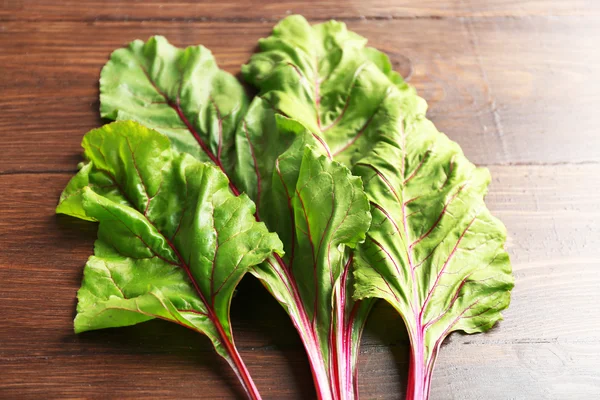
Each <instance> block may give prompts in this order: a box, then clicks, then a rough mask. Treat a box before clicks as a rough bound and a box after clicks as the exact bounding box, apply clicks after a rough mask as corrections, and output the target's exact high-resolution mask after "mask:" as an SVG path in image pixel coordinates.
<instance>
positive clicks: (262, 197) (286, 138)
mask: <svg viewBox="0 0 600 400" xmlns="http://www.w3.org/2000/svg"><path fill="white" fill-rule="evenodd" d="M286 146H287V147H288V148H287V149H285V150H284V148H285V147H286ZM277 154H281V155H280V156H278V157H277V156H276V155H277ZM238 157H239V158H240V168H239V169H238V170H237V173H238V177H237V179H238V181H239V182H240V185H239V187H241V188H243V189H244V190H245V191H246V192H247V193H250V194H251V196H252V197H253V198H254V199H255V201H256V203H257V206H258V210H259V213H258V215H259V216H260V218H263V219H264V221H265V223H266V224H267V226H268V227H269V228H270V229H271V230H273V231H275V232H277V233H278V234H279V237H280V238H281V240H282V241H283V243H284V250H285V252H286V256H285V257H283V258H280V257H273V258H272V259H269V260H268V261H267V263H264V264H262V265H261V266H260V267H258V268H256V269H254V270H253V274H254V275H256V276H257V277H258V278H259V279H261V280H262V281H263V283H264V284H265V286H266V287H267V288H268V289H269V290H270V291H271V293H272V294H273V295H274V297H275V298H276V299H277V300H278V301H279V302H280V303H281V304H282V305H283V306H284V308H285V309H286V310H287V312H288V314H289V315H290V318H291V319H292V321H293V323H294V325H295V326H296V328H297V329H298V332H299V333H300V336H301V338H302V341H303V342H304V346H305V348H306V351H307V353H308V356H309V360H310V364H311V368H312V371H313V376H314V378H315V384H316V386H317V392H318V395H319V398H322V399H332V398H345V397H346V396H348V388H349V389H350V394H351V393H352V386H351V383H352V382H351V381H352V378H353V374H354V372H355V370H354V368H353V367H354V365H355V362H353V363H350V359H349V358H347V357H346V355H350V354H351V352H353V353H352V354H353V355H354V356H356V354H357V353H356V347H354V348H351V346H357V345H358V342H359V335H360V329H356V327H357V326H359V325H356V324H354V323H352V321H354V320H355V319H356V318H360V319H361V321H364V318H362V317H363V315H364V314H366V312H368V310H369V307H370V304H371V302H364V303H362V306H359V304H358V303H355V302H354V301H353V300H352V293H351V292H350V289H351V287H352V285H351V284H350V282H351V281H352V280H353V277H352V276H351V275H349V274H348V270H349V269H348V265H349V264H350V263H351V262H352V253H351V249H352V248H355V247H356V246H357V244H358V243H360V242H362V241H363V240H364V238H365V233H366V230H367V229H368V227H369V225H370V221H371V216H370V213H369V204H368V201H367V198H366V196H365V194H364V191H363V188H362V182H361V181H360V179H359V178H357V177H354V176H352V175H351V173H350V171H349V170H348V169H347V168H346V167H344V166H343V165H341V164H339V163H337V162H335V161H332V160H331V159H329V158H328V157H327V156H326V155H325V154H324V150H323V146H322V145H321V143H320V142H319V141H318V140H317V139H316V138H315V136H313V135H312V134H311V133H310V132H308V131H307V130H306V128H304V127H303V126H302V125H301V124H299V123H298V122H296V121H293V120H289V119H287V118H285V117H283V116H280V115H277V116H275V115H274V113H273V111H272V110H271V109H270V107H269V106H268V105H267V104H266V103H265V102H264V101H263V100H262V99H260V98H257V99H255V101H254V102H253V103H252V104H251V106H250V110H249V112H248V115H247V117H246V118H245V119H244V122H243V124H242V126H241V127H240V131H239V134H238ZM360 327H361V328H362V325H360ZM338 379H342V380H344V382H339V381H338ZM345 381H348V383H349V384H350V386H345V385H346V383H345Z"/></svg>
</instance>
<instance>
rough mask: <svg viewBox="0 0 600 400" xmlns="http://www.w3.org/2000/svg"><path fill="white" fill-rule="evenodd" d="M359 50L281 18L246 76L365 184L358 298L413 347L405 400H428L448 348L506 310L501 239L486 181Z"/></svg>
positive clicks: (328, 32) (333, 33) (506, 267)
mask: <svg viewBox="0 0 600 400" xmlns="http://www.w3.org/2000/svg"><path fill="white" fill-rule="evenodd" d="M363 46H364V41H360V40H357V37H356V35H354V34H352V33H350V32H347V31H346V29H345V26H344V25H343V24H340V23H337V22H328V23H325V24H320V25H316V26H313V27H311V26H310V25H308V23H307V22H306V21H305V20H304V19H303V18H302V17H298V16H294V17H289V18H287V19H285V20H284V21H282V22H281V23H280V24H279V25H278V26H277V27H276V28H275V29H274V32H273V35H272V36H270V37H269V38H267V39H263V40H261V42H260V47H261V52H260V53H258V54H256V55H255V56H253V57H252V59H251V61H250V63H249V64H248V65H247V66H245V67H244V69H243V72H244V73H245V77H246V79H248V80H249V81H250V82H251V83H253V84H254V85H256V86H258V87H259V89H260V94H259V95H260V96H261V98H263V99H264V101H265V102H266V103H267V104H269V105H270V107H271V108H272V110H273V112H274V113H276V114H281V115H285V116H286V117H289V118H294V119H297V120H298V121H300V122H301V123H302V124H304V125H305V126H306V127H307V128H308V129H309V130H310V131H311V132H312V133H313V134H314V135H316V136H317V137H318V138H319V139H320V142H324V143H325V145H324V147H325V148H327V150H328V151H329V152H330V154H331V155H332V156H334V157H335V159H336V160H338V161H340V162H342V163H344V164H346V165H348V166H350V167H352V168H353V173H354V174H355V175H358V176H360V177H362V179H363V182H364V184H365V192H366V193H367V196H368V198H369V201H370V203H371V211H372V214H373V222H372V225H371V228H370V229H369V232H368V233H367V240H366V241H365V243H362V244H359V245H358V249H357V251H356V253H355V257H354V258H355V266H356V271H355V279H356V293H355V297H356V298H357V299H370V298H384V299H386V300H387V301H389V302H390V303H391V304H392V305H393V306H394V307H395V308H396V309H397V310H398V311H399V312H400V314H401V315H402V317H403V319H404V321H405V322H406V325H407V328H408V331H409V334H410V337H411V342H412V363H411V365H412V366H411V376H410V382H409V398H413V396H414V398H425V397H427V394H428V387H429V382H430V376H431V372H432V370H433V364H434V361H435V356H436V354H437V351H438V349H439V346H440V344H441V342H442V341H443V340H444V338H445V337H446V336H447V335H448V334H449V333H450V332H452V331H454V330H463V331H466V332H468V333H473V332H481V331H484V330H487V329H489V328H490V327H491V326H492V325H493V324H494V323H495V322H496V321H497V320H498V319H500V318H501V316H500V311H501V310H503V309H504V308H506V307H507V306H508V303H509V301H510V290H511V288H512V286H513V277H512V275H511V267H510V263H509V260H508V255H507V254H506V252H505V251H504V249H503V246H504V242H505V238H506V233H505V229H504V227H503V225H502V224H501V223H500V222H499V221H498V220H497V219H495V218H494V217H492V216H491V214H490V213H489V211H488V210H487V208H486V207H485V204H484V202H483V197H484V195H485V192H486V190H487V185H488V183H489V180H490V177H489V173H488V172H487V170H485V169H479V168H476V167H475V166H473V165H472V164H471V163H470V162H469V161H468V160H467V159H466V158H465V157H464V155H463V154H462V151H461V150H460V147H459V146H458V145H457V144H456V143H454V142H452V141H450V140H449V139H448V138H447V137H446V136H445V135H443V134H441V133H439V132H438V131H437V130H436V129H435V127H434V126H433V124H432V123H431V122H430V121H428V120H427V119H426V118H425V112H426V109H427V104H426V103H425V101H424V100H423V99H421V98H419V97H418V96H417V95H416V92H415V90H414V89H413V88H412V87H410V86H408V85H407V84H406V83H405V82H404V81H403V80H402V78H401V77H400V76H399V75H398V74H397V73H395V72H393V71H392V70H391V65H390V63H389V60H388V59H387V57H386V56H385V55H384V54H383V53H381V52H378V51H377V50H374V49H369V48H364V47H363ZM284 243H285V240H284Z"/></svg>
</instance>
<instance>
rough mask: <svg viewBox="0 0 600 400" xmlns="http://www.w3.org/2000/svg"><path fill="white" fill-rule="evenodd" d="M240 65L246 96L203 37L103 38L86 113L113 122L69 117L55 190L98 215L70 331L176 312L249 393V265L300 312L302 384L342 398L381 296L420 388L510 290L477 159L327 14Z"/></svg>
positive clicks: (296, 315) (82, 213) (483, 326)
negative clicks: (239, 329)
mask: <svg viewBox="0 0 600 400" xmlns="http://www.w3.org/2000/svg"><path fill="white" fill-rule="evenodd" d="M242 73H243V77H244V79H245V80H246V81H247V82H248V83H250V84H251V85H254V86H255V87H256V88H257V89H258V94H257V96H256V97H254V98H253V99H252V100H251V101H250V99H248V97H247V95H246V94H245V92H244V90H243V88H242V86H241V84H240V83H239V82H238V81H237V80H236V79H235V78H234V77H233V76H231V75H230V74H228V73H226V72H224V71H223V70H220V69H219V68H218V67H217V64H216V62H215V60H214V58H213V56H212V54H211V53H210V51H209V50H207V49H206V48H204V47H203V46H192V47H188V48H186V49H179V48H176V47H174V46H172V45H171V44H169V43H168V42H167V40H166V39H165V38H163V37H160V36H156V37H152V38H150V39H149V40H148V41H147V42H142V41H139V40H137V41H134V42H132V43H131V44H130V45H129V46H128V47H127V48H122V49H118V50H116V51H115V52H114V53H113V54H112V55H111V57H110V60H109V61H108V63H107V64H106V65H105V67H104V68H103V70H102V73H101V78H100V104H101V106H100V112H101V115H102V116H103V117H105V118H109V119H113V120H116V122H113V123H110V124H107V125H105V126H104V127H102V128H99V129H96V130H93V131H91V132H89V133H88V134H86V135H85V137H84V140H83V148H84V157H85V163H83V165H82V167H81V169H80V171H79V172H78V173H77V175H76V176H75V177H74V178H73V179H72V180H71V181H70V182H69V184H68V186H67V188H66V189H65V190H64V192H63V194H62V196H61V199H60V202H59V205H58V207H57V212H58V213H64V214H68V215H72V216H74V217H77V218H81V219H85V220H89V221H96V222H98V223H99V227H98V240H97V241H96V244H95V248H94V255H93V256H91V257H90V259H89V260H88V262H87V264H86V266H85V270H84V279H83V283H82V287H81V289H80V290H79V292H78V299H79V302H78V306H77V312H78V313H77V317H76V318H75V330H76V331H77V332H82V331H86V330H91V329H100V328H108V327H119V326H127V325H133V324H136V323H140V322H144V321H147V320H149V319H153V318H160V319H165V320H169V321H171V322H175V323H177V324H180V325H183V326H186V327H188V328H190V329H193V330H196V331H198V332H200V333H203V334H205V335H206V336H208V337H209V338H210V340H211V341H212V342H213V344H214V346H215V349H216V351H217V352H218V353H219V354H220V355H221V356H222V357H224V358H225V359H226V360H227V361H228V362H229V364H230V365H231V366H232V368H233V369H234V371H235V372H236V374H237V375H238V377H239V378H240V382H241V383H242V385H243V386H244V388H245V390H246V392H247V394H248V396H249V397H250V398H255V399H257V398H260V394H259V392H258V390H257V388H256V385H255V384H254V382H253V381H252V378H251V376H250V373H249V371H248V369H247V368H246V366H245V365H244V362H243V360H242V359H241V357H240V355H239V353H238V351H237V349H236V347H235V343H234V339H233V333H232V329H231V322H230V317H229V308H230V304H231V300H232V297H233V293H234V290H235V287H236V286H237V284H238V283H239V281H240V280H241V278H242V277H243V276H244V275H245V273H247V272H249V273H251V274H252V275H254V276H255V277H256V278H258V279H259V280H260V281H261V282H262V283H263V285H264V287H265V288H266V289H267V290H268V291H269V292H270V293H271V294H272V295H273V296H274V297H275V299H276V300H277V301H278V302H279V303H280V304H281V305H282V307H283V308H284V309H285V311H286V312H287V313H288V315H289V317H290V319H291V321H292V323H293V324H294V326H295V327H296V329H297V330H298V333H299V335H300V338H301V340H302V342H303V344H304V347H305V350H306V353H307V356H308V359H309V362H310V366H311V370H312V373H313V378H314V381H315V387H316V391H317V396H318V398H320V399H336V400H342V399H355V398H358V394H359V391H358V379H357V368H356V364H357V355H358V348H359V344H360V336H361V332H362V330H363V327H364V324H365V322H366V319H367V316H368V314H369V311H370V309H371V307H372V305H373V303H374V301H375V300H376V299H384V300H386V301H387V302H389V303H390V304H391V305H392V306H393V307H394V308H395V309H396V310H397V311H398V313H399V314H400V315H401V317H402V319H403V320H404V323H405V325H406V327H407V331H408V333H409V337H410V342H411V367H410V371H409V379H408V389H407V398H409V399H426V398H427V397H428V395H429V388H430V383H431V377H432V373H433V367H434V363H435V359H436V357H437V354H438V352H439V349H440V345H441V343H442V342H443V340H444V339H445V338H446V337H447V336H448V335H449V334H450V333H451V332H453V331H457V330H461V331H465V332H467V333H476V332H484V331H486V330H488V329H490V328H491V327H492V326H493V325H494V324H495V323H496V321H498V320H500V319H501V314H500V312H501V311H502V310H503V309H505V308H506V307H508V305H509V302H510V290H511V289H512V287H513V277H512V272H511V266H510V262H509V258H508V255H507V253H506V251H505V250H504V243H505V241H506V231H505V228H504V226H503V225H502V223H501V222H500V221H498V220H497V219H496V218H494V217H493V216H492V215H491V214H490V212H489V210H488V209H487V208H486V206H485V203H484V196H485V194H486V191H487V186H488V184H489V182H490V175H489V172H488V171H487V170H486V169H484V168H478V167H476V166H474V165H473V164H472V163H471V162H469V161H468V160H467V158H466V157H465V156H464V154H463V153H462V151H461V149H460V147H459V146H458V144H456V143H455V142H452V141H451V140H450V139H449V138H448V137H447V136H446V135H444V134H443V133H440V132H438V131H437V129H436V128H435V126H434V125H433V124H432V123H431V121H429V120H428V119H427V118H426V108H427V105H426V103H425V101H424V100H423V99H422V98H420V97H418V96H417V94H416V92H415V90H414V88H413V87H411V86H409V85H408V84H407V83H406V82H404V80H403V79H402V77H401V76H400V75H398V74H397V73H396V72H394V71H393V70H392V68H391V64H390V61H389V59H388V58H387V56H386V55H385V54H383V53H382V52H380V51H378V50H376V49H374V48H370V47H366V39H365V38H363V37H361V36H359V35H357V34H356V33H353V32H351V31H348V30H347V29H346V26H345V25H344V24H343V23H339V22H335V21H330V22H326V23H323V24H318V25H314V26H311V25H310V24H308V22H307V21H306V20H305V19H304V18H302V17H300V16H290V17H288V18H286V19H284V20H282V21H281V22H280V23H278V24H277V25H276V26H275V28H274V30H273V33H272V35H271V36H269V37H268V38H265V39H261V40H260V41H259V51H258V52H257V53H256V54H254V55H253V56H252V58H251V59H250V61H249V63H248V64H246V65H244V66H242Z"/></svg>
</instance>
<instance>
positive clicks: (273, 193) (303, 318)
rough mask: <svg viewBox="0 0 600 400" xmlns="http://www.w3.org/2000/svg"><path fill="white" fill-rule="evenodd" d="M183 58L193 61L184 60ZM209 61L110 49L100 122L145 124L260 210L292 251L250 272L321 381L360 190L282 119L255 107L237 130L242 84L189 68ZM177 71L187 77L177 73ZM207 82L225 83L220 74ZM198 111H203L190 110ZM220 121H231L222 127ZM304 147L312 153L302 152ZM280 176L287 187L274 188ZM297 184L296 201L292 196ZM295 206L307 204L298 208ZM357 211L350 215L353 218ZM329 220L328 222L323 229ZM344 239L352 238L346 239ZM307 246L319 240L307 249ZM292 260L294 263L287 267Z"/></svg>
mask: <svg viewBox="0 0 600 400" xmlns="http://www.w3.org/2000/svg"><path fill="white" fill-rule="evenodd" d="M187 53H190V55H189V56H186V54H187ZM207 54H208V55H209V53H208V51H207V50H206V49H203V48H202V47H194V48H188V49H186V50H185V51H184V50H179V49H176V48H174V47H172V46H171V45H169V44H168V43H167V42H166V40H165V39H164V38H160V37H155V38H152V39H150V40H149V41H148V42H147V43H146V44H144V43H142V42H139V41H136V42H133V43H132V44H131V45H130V46H129V48H127V49H120V50H117V51H115V52H114V53H113V55H112V56H111V60H110V61H109V62H108V63H107V65H106V66H105V67H104V69H103V72H102V79H101V85H100V90H101V111H102V115H103V116H105V117H108V118H112V119H128V118H131V119H135V120H138V121H142V122H144V123H145V124H148V125H149V126H151V127H154V128H156V129H158V130H161V131H162V132H164V133H166V134H168V135H169V136H170V137H171V138H172V140H173V142H174V144H175V145H176V146H177V148H178V149H179V150H182V151H187V152H189V153H190V154H192V155H194V156H195V157H197V158H199V159H201V160H210V161H212V162H214V163H215V164H217V165H218V166H219V167H221V169H222V170H223V171H224V172H225V173H227V174H228V175H229V176H230V177H232V178H234V179H232V182H231V184H230V186H231V188H232V190H233V192H234V193H239V192H240V191H242V190H243V191H246V192H247V193H248V194H249V195H250V197H251V198H252V199H254V200H255V201H256V203H257V204H258V205H259V208H261V209H262V210H264V211H261V212H258V213H256V216H257V217H258V218H259V219H261V218H263V219H264V220H265V221H266V222H267V224H268V226H269V229H271V230H274V231H276V232H278V233H281V234H283V235H284V237H285V238H286V239H285V242H286V244H285V248H286V249H290V250H294V251H295V254H296V255H295V256H293V257H292V256H290V257H291V258H287V257H286V259H285V260H283V259H282V258H281V257H277V256H274V257H270V258H269V260H268V262H267V263H265V264H263V265H262V266H261V267H260V268H256V269H254V273H255V275H257V276H259V278H261V279H262V280H263V282H264V283H265V285H266V286H267V287H268V288H269V289H270V290H271V292H272V293H273V294H274V296H275V297H276V298H277V299H278V300H279V301H280V302H281V303H282V304H283V305H284V307H285V308H286V309H287V310H288V312H289V313H290V315H291V316H292V320H293V321H294V323H295V324H296V326H297V328H298V330H299V332H300V335H301V336H302V338H303V341H304V343H305V345H306V346H307V349H309V356H310V357H312V358H313V360H314V365H316V367H315V368H316V369H318V370H319V371H318V372H315V373H316V374H318V375H319V376H320V377H323V376H326V375H327V371H326V368H329V366H328V365H327V364H326V361H325V360H327V359H328V358H329V348H331V347H332V346H328V345H327V342H328V341H329V340H330V338H329V336H330V333H331V331H332V328H331V326H332V324H334V323H335V322H334V321H335V320H336V318H337V317H336V316H333V315H332V309H335V306H333V305H332V302H334V301H335V296H341V294H340V290H337V292H336V293H337V294H335V295H333V293H334V291H335V286H336V285H337V284H338V283H337V282H338V281H339V280H340V279H344V280H345V281H348V280H352V279H353V278H352V276H351V275H348V274H342V270H343V268H342V267H343V265H345V264H346V263H347V258H348V254H346V253H347V251H346V245H350V246H355V245H356V242H357V241H358V240H362V239H363V238H364V234H365V231H366V229H367V227H368V221H369V220H370V216H369V211H368V210H369V208H368V203H367V202H366V198H365V197H364V193H362V186H361V184H360V181H359V180H357V179H355V178H351V175H350V172H349V171H348V170H347V169H346V168H344V167H343V166H341V165H339V164H337V163H332V162H331V161H327V160H325V159H323V157H321V155H320V153H319V152H320V151H322V145H321V144H319V143H316V144H317V146H315V142H314V141H315V140H316V139H318V136H312V135H310V134H307V133H306V129H305V128H303V127H302V126H301V125H299V124H298V123H295V122H293V121H289V120H285V119H279V120H278V121H277V122H276V119H275V116H274V113H273V112H272V110H271V108H270V107H269V108H267V107H264V105H263V104H259V105H258V106H255V107H254V110H253V111H250V112H248V113H247V114H246V116H245V119H244V121H243V123H239V116H240V115H241V114H242V111H239V110H244V109H245V97H244V96H242V95H238V92H237V91H235V90H233V91H232V90H231V87H233V86H238V87H239V84H238V83H235V85H234V84H231V85H230V87H223V85H216V84H215V80H214V79H213V80H210V79H209V78H208V77H210V76H211V73H213V72H214V70H215V69H216V66H215V65H214V61H213V60H212V58H211V59H210V60H209V61H210V62H208V61H206V60H205V61H204V62H202V63H199V62H196V61H194V62H192V61H193V60H196V59H198V58H202V57H201V56H202V55H205V56H206V55H207ZM192 55H194V57H192ZM204 58H205V59H207V57H204ZM204 67H206V68H208V72H207V73H204V69H203V68H204ZM182 69H184V70H191V72H189V73H184V74H182V73H180V72H181V70H182ZM214 74H215V76H221V75H222V76H224V77H227V79H229V78H231V77H230V76H229V75H227V74H225V73H223V72H214ZM196 81H199V82H196ZM203 82H205V84H204V86H202V84H203ZM227 82H228V83H230V81H229V80H227ZM211 91H212V92H211ZM215 91H217V92H218V93H227V95H228V96H229V97H227V96H225V97H224V98H223V97H218V96H216V95H214V94H211V95H210V96H208V95H207V93H209V92H210V93H214V92H215ZM230 92H231V93H230ZM240 93H241V92H240ZM198 99H200V100H198ZM234 103H235V104H241V106H239V107H237V106H235V105H234ZM222 104H223V105H222ZM198 105H200V107H199V106H198ZM202 107H204V108H202ZM198 109H204V110H205V111H202V112H197V110H198ZM225 116H229V117H227V118H228V119H227V122H228V123H229V125H227V126H226V125H225V122H226V121H225ZM236 124H237V138H236V140H237V141H238V143H237V144H238V146H240V147H239V148H238V149H237V151H236V152H233V151H232V144H231V143H232V133H231V132H232V129H233V128H234V126H236ZM215 133H216V134H215ZM307 146H308V147H310V148H312V150H310V151H308V150H306V147H307ZM283 153H286V154H285V157H283V158H281V159H280V156H282V154H283ZM233 155H235V158H234V157H233ZM280 163H281V165H283V164H285V167H282V166H281V165H280ZM276 166H277V167H276ZM301 171H302V172H301ZM313 175H315V177H314V178H313ZM328 176H329V177H335V178H339V179H340V182H339V183H337V184H335V185H333V186H332V180H331V178H330V179H329V181H330V182H329V186H327V185H324V186H323V187H321V188H318V187H315V186H314V182H319V184H320V183H322V182H320V181H319V179H320V180H323V179H327V177H328ZM284 177H285V179H286V180H287V181H286V183H285V185H284V184H283V183H282V181H281V179H283V178H284ZM299 179H303V180H306V181H307V185H306V188H304V189H303V190H300V187H299V186H298V185H297V182H298V180H299ZM309 182H310V184H309ZM325 183H327V182H325ZM297 186H298V191H299V193H296V192H295V190H296V187H297ZM238 188H239V189H238ZM317 189H321V190H322V192H320V193H319V196H320V195H325V196H329V202H328V203H327V204H326V205H328V207H329V209H328V208H326V207H324V206H323V205H322V204H321V203H320V198H318V199H319V201H316V200H315V198H313V196H314V193H315V191H316V190H317ZM286 190H289V193H286V192H285V191H286ZM345 190H349V193H350V196H351V203H350V204H348V203H347V200H348V199H347V198H346V197H345V196H346V195H345V194H343V193H342V192H344V191H345ZM334 193H338V194H337V195H334ZM304 196H306V198H305V197H304ZM332 196H335V197H332ZM358 199H360V200H358ZM301 200H302V201H304V200H305V201H306V204H304V207H305V208H304V209H302V208H301V206H302V204H301V203H302V201H301ZM345 207H346V208H347V209H346V208H345ZM357 208H359V209H360V211H358V210H357ZM299 210H302V214H301V215H300V214H299V216H298V218H299V217H300V216H301V217H302V220H301V221H303V222H302V223H303V225H302V226H299V227H297V226H296V218H297V216H296V213H299V212H300V211H299ZM344 212H347V213H348V215H347V218H342V220H340V215H342V214H343V213H344ZM354 212H356V215H353V214H352V213H354ZM290 213H292V214H290ZM280 217H281V218H280ZM321 218H325V220H324V221H322V220H321ZM326 221H330V224H329V225H327V224H325V225H323V226H322V225H321V224H322V223H324V222H326ZM335 224H338V225H339V228H340V230H339V232H337V231H334V229H337V228H338V226H337V225H335ZM345 227H348V228H345ZM297 229H303V230H304V231H306V230H309V229H310V230H311V231H310V237H305V236H301V237H300V236H299V234H298V233H297ZM344 229H346V231H344ZM350 233H352V236H346V235H348V234H350ZM303 235H304V234H303ZM313 240H314V241H316V242H313V243H311V241H313ZM313 247H314V249H313ZM308 251H310V252H308ZM313 251H314V254H313ZM300 253H302V254H300ZM311 254H312V255H311ZM294 259H296V260H299V261H292V260H294ZM290 261H292V264H294V265H297V267H296V268H295V269H294V271H292V269H291V268H290V266H289V265H288V263H289V262H290ZM296 275H298V277H297V276H296ZM322 279H325V280H323V281H322ZM344 296H345V298H347V299H349V300H350V301H351V297H350V295H349V294H345V293H344ZM355 314H358V312H355ZM348 318H350V316H348ZM349 334H352V335H355V334H356V333H355V332H350V333H349ZM341 341H342V339H339V340H338V342H340V343H341ZM345 342H349V341H345ZM345 342H344V343H345ZM355 342H356V341H355ZM321 345H322V346H321ZM340 345H341V344H340ZM320 346H321V347H320ZM319 379H324V380H323V383H321V384H319V383H318V385H320V386H322V388H323V391H324V393H325V398H328V397H331V394H330V388H329V385H330V383H329V382H328V381H327V378H326V377H325V378H317V380H319ZM328 393H329V394H328Z"/></svg>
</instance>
